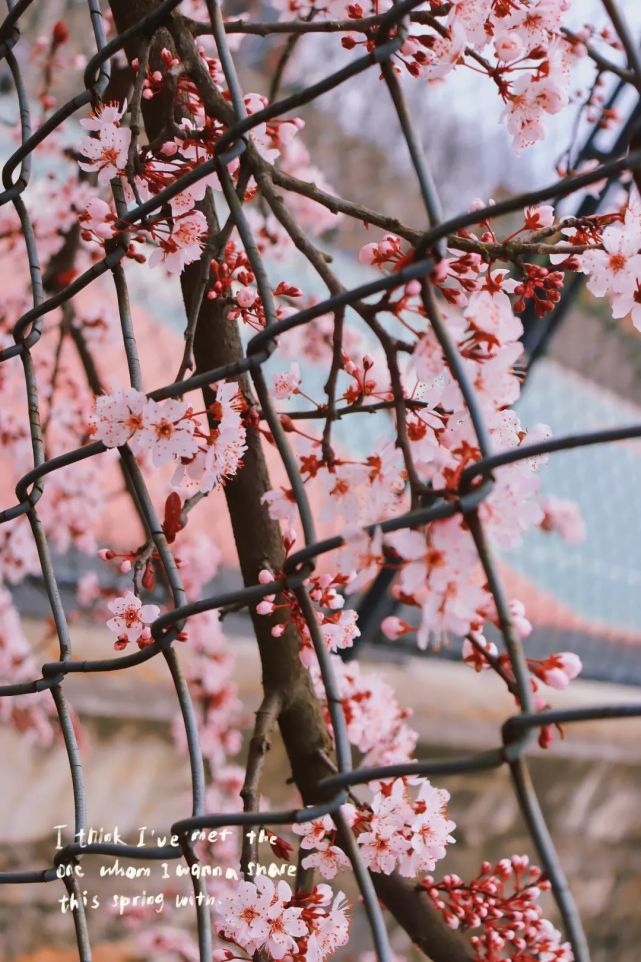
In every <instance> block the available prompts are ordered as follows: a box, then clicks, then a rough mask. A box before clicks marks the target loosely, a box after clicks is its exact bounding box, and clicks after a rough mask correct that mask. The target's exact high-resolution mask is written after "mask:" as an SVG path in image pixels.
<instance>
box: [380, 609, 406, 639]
mask: <svg viewBox="0 0 641 962" xmlns="http://www.w3.org/2000/svg"><path fill="white" fill-rule="evenodd" d="M409 630H410V629H409V625H408V624H407V622H405V621H403V620H402V619H401V618H397V617H396V616H395V615H388V617H387V618H384V619H383V621H382V622H381V631H382V632H383V634H384V635H385V637H386V638H389V639H390V640H391V641H395V640H396V639H397V638H400V636H401V635H404V634H405V632H406V631H409Z"/></svg>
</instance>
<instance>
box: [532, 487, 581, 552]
mask: <svg viewBox="0 0 641 962" xmlns="http://www.w3.org/2000/svg"><path fill="white" fill-rule="evenodd" d="M541 507H542V508H543V513H544V517H543V520H542V521H541V528H542V529H543V530H544V531H555V532H556V533H557V534H559V535H560V536H561V537H562V538H563V540H564V541H567V542H568V544H581V543H582V542H583V541H585V538H586V527H585V521H584V520H583V516H582V514H581V509H580V508H579V506H578V504H577V503H576V501H565V500H563V499H561V498H551V497H550V498H545V499H543V500H542V501H541Z"/></svg>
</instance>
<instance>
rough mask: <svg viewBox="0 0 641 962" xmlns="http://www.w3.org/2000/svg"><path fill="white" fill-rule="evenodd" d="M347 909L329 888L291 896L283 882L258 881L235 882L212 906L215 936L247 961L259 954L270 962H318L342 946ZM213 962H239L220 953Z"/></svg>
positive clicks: (340, 896) (263, 878) (346, 929)
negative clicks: (291, 961)
mask: <svg viewBox="0 0 641 962" xmlns="http://www.w3.org/2000/svg"><path fill="white" fill-rule="evenodd" d="M347 911H348V903H347V899H346V898H345V896H344V895H343V893H342V892H338V893H337V894H336V895H334V894H333V893H332V890H331V889H330V887H329V886H328V885H324V884H320V885H316V886H315V887H314V889H313V890H312V891H311V892H309V893H298V892H297V893H295V894H294V893H293V892H292V890H291V888H290V886H289V885H288V884H287V882H284V881H278V882H276V883H275V882H273V881H272V879H270V878H267V877H266V876H258V877H256V878H255V879H254V880H253V882H239V883H238V885H237V886H235V887H234V888H233V890H232V891H231V892H230V893H229V895H227V896H225V897H224V898H223V899H221V900H220V904H219V906H217V919H218V934H219V936H220V937H221V938H223V939H225V940H226V941H229V942H233V943H234V944H235V945H236V946H238V948H240V949H241V950H242V952H243V953H245V954H244V955H242V956H240V957H241V958H249V959H251V958H252V957H253V956H254V954H255V953H256V952H259V951H264V952H265V953H268V955H269V956H270V957H271V958H272V959H275V960H279V959H283V958H285V957H292V956H293V957H294V958H298V957H300V958H301V960H303V959H304V960H305V962H323V960H324V959H326V958H328V957H329V956H331V955H333V954H334V952H335V951H336V949H338V948H339V947H340V946H342V945H345V944H346V942H347V939H348V935H349V916H348V914H347ZM217 958H219V959H220V962H226V960H229V962H231V960H232V959H234V958H238V956H237V955H236V953H235V952H231V951H227V950H222V951H220V952H219V953H218V955H217Z"/></svg>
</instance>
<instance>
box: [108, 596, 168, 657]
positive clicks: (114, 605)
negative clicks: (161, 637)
mask: <svg viewBox="0 0 641 962" xmlns="http://www.w3.org/2000/svg"><path fill="white" fill-rule="evenodd" d="M108 608H109V610H110V611H112V612H113V615H114V617H113V618H110V619H109V621H108V622H107V628H109V630H110V631H113V633H114V634H115V635H117V636H118V641H117V642H116V645H117V646H119V642H122V643H123V644H125V645H126V644H128V642H130V641H138V642H139V641H140V639H141V638H143V639H145V638H146V639H149V638H150V637H151V635H150V633H149V629H148V627H147V626H148V625H151V624H152V623H153V622H154V621H155V620H156V618H157V617H158V615H159V614H160V608H159V607H158V605H143V603H142V601H141V600H140V598H138V597H136V595H135V594H133V592H131V591H126V592H125V594H124V595H123V596H122V597H120V598H114V600H113V601H110V602H108Z"/></svg>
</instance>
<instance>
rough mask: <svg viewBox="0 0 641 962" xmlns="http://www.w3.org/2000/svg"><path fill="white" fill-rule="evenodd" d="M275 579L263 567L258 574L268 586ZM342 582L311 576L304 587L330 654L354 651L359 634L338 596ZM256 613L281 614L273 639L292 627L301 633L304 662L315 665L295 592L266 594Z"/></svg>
mask: <svg viewBox="0 0 641 962" xmlns="http://www.w3.org/2000/svg"><path fill="white" fill-rule="evenodd" d="M290 547H291V544H290ZM274 580H275V578H274V574H273V573H272V572H271V571H269V570H268V569H267V568H263V570H262V571H261V572H260V574H259V581H260V583H261V584H265V585H268V584H270V583H271V582H272V581H274ZM343 583H344V582H343V581H342V579H341V578H340V577H332V575H330V574H325V575H312V576H311V577H310V578H308V579H306V581H305V582H304V584H303V587H304V590H305V591H306V592H307V594H308V596H309V599H310V601H311V602H312V605H313V607H314V614H315V617H316V621H317V623H318V627H319V631H320V635H321V639H322V641H323V643H324V644H325V646H326V648H327V650H328V651H330V652H335V651H339V650H340V649H343V648H351V646H352V645H353V643H354V639H355V638H358V637H359V635H360V631H359V629H358V626H357V624H356V622H357V614H356V612H355V611H353V610H352V609H351V608H344V607H343V606H344V604H345V598H344V597H343V595H342V594H340V593H339V590H340V588H341V586H342V584H343ZM256 612H257V614H259V615H265V616H267V615H270V616H273V615H274V614H275V613H276V612H278V620H277V622H276V624H274V626H273V627H272V629H271V634H272V637H274V638H280V637H281V636H282V635H283V634H284V632H285V631H286V629H287V627H288V626H289V625H291V626H292V627H293V628H295V629H296V631H297V633H298V639H299V651H300V657H301V661H302V662H303V664H304V665H306V666H307V667H310V666H312V665H314V664H315V661H316V659H315V655H314V645H313V641H312V637H311V633H310V630H309V626H308V624H307V619H306V617H305V614H304V612H303V610H302V608H301V605H300V602H299V600H298V598H297V597H296V594H295V592H293V591H292V590H291V589H289V588H287V589H285V590H284V591H281V592H279V593H278V595H276V594H268V595H265V597H264V598H263V600H262V601H260V602H259V603H258V605H256Z"/></svg>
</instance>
